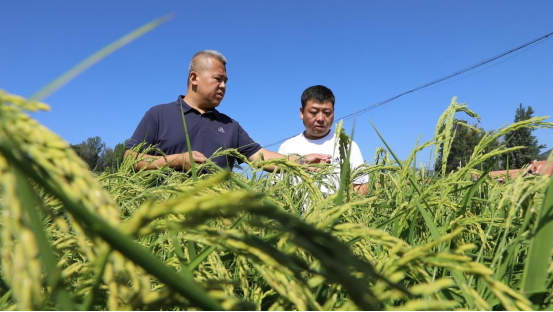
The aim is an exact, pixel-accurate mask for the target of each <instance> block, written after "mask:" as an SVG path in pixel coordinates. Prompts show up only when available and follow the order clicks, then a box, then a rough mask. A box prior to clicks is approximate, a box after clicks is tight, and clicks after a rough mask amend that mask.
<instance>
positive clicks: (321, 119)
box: [317, 113, 324, 121]
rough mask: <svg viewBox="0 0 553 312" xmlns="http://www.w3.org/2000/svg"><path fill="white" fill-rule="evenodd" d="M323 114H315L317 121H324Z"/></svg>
mask: <svg viewBox="0 0 553 312" xmlns="http://www.w3.org/2000/svg"><path fill="white" fill-rule="evenodd" d="M323 117H324V116H323V113H319V114H317V121H324V118H323Z"/></svg>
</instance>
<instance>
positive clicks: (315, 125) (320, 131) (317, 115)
mask: <svg viewBox="0 0 553 312" xmlns="http://www.w3.org/2000/svg"><path fill="white" fill-rule="evenodd" d="M300 119H301V120H303V125H304V126H305V137H306V138H308V139H310V140H316V139H320V138H322V137H324V136H326V135H327V134H328V132H329V131H330V127H332V123H333V122H334V106H332V102H330V101H328V102H324V103H317V102H315V101H313V100H308V101H307V103H306V104H305V108H303V107H302V108H300Z"/></svg>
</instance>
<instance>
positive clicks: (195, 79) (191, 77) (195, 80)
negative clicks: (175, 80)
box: [188, 71, 198, 86]
mask: <svg viewBox="0 0 553 312" xmlns="http://www.w3.org/2000/svg"><path fill="white" fill-rule="evenodd" d="M188 81H189V82H190V85H192V86H197V85H198V73H197V72H195V71H193V72H190V75H188Z"/></svg>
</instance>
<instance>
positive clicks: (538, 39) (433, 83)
mask: <svg viewBox="0 0 553 312" xmlns="http://www.w3.org/2000/svg"><path fill="white" fill-rule="evenodd" d="M552 35H553V32H551V33H549V34H547V35H544V36H541V37H539V38H537V39H534V40H532V41H529V42H527V43H525V44H522V45H520V46H518V47H515V48H512V49H510V50H508V51H505V52H503V53H500V54H498V55H496V56H493V57H490V58H488V59H486V60H483V61H481V62H478V63H476V64H474V65H471V66H468V67H465V68H463V69H461V70H458V71H456V72H454V73H452V74H449V75H447V76H444V77H442V78H439V79H436V80H433V81H431V82H428V83H425V84H423V85H422V86H420V87H416V88H414V89H412V90H409V91H405V92H403V93H400V94H398V95H396V96H393V97H391V98H389V99H387V100H384V101H381V102H378V103H376V104H373V105H371V106H369V107H366V108H363V109H361V110H358V111H356V112H354V113H351V114H349V115H346V116H344V117H342V118H338V120H341V119H343V120H348V119H351V118H354V117H356V116H359V115H361V114H363V113H366V112H368V111H370V110H373V109H375V108H377V107H380V106H382V105H384V104H387V103H389V102H391V101H393V100H395V99H397V98H399V97H401V96H404V95H406V94H409V93H412V92H415V91H418V90H421V89H424V88H427V87H429V86H431V85H435V84H437V83H440V82H442V81H444V80H447V79H450V78H453V77H455V76H459V75H461V74H464V73H466V72H468V71H470V70H473V69H475V68H478V67H480V66H483V65H486V64H488V63H490V62H493V61H495V60H497V59H499V58H502V57H504V56H506V55H508V54H511V53H513V52H516V51H518V50H520V49H523V48H525V47H527V46H529V45H531V44H534V43H536V42H538V41H541V40H544V39H547V38H548V37H549V36H552ZM293 137H294V136H291V137H288V138H286V139H282V140H280V141H277V142H274V143H271V144H268V145H265V146H264V147H270V146H274V145H277V144H279V143H282V142H284V141H286V140H288V139H291V138H293Z"/></svg>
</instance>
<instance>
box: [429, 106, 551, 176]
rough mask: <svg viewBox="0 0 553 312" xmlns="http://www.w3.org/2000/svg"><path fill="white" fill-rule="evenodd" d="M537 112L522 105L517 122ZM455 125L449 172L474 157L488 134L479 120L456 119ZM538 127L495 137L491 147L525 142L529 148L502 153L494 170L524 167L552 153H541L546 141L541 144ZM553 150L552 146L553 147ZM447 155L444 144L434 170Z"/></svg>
mask: <svg viewBox="0 0 553 312" xmlns="http://www.w3.org/2000/svg"><path fill="white" fill-rule="evenodd" d="M533 114H534V110H533V109H532V106H528V107H523V106H522V104H520V105H519V107H518V108H517V110H516V112H515V122H519V121H523V120H528V119H531V118H532V117H533V116H532V115H533ZM455 123H456V124H455V126H454V127H453V130H452V131H453V132H454V137H453V142H452V144H451V150H450V152H449V155H448V157H447V166H446V172H451V171H453V170H455V169H457V168H458V167H462V166H465V165H466V164H467V163H468V162H469V159H470V156H471V154H472V151H473V150H474V148H475V147H476V145H477V144H478V143H479V142H480V140H481V139H482V137H483V136H484V135H485V134H486V131H485V130H484V129H483V128H480V127H478V124H474V125H473V126H469V125H468V123H467V121H466V120H460V119H456V120H455ZM532 131H534V129H529V128H523V129H518V130H515V131H512V132H510V133H507V134H506V135H504V136H503V137H500V138H499V139H498V140H495V141H494V142H492V144H491V145H490V148H489V149H490V150H493V149H495V148H497V147H499V146H501V145H503V144H504V145H505V146H506V147H507V148H509V147H515V146H525V147H526V148H524V149H520V150H516V151H513V152H510V153H507V154H503V155H502V156H500V157H498V158H497V159H496V161H495V163H494V164H493V166H492V170H506V169H507V167H508V168H510V169H520V168H522V167H524V166H526V165H528V164H530V163H531V162H532V161H533V160H543V159H546V158H547V156H548V155H549V153H548V152H545V153H542V154H540V150H541V149H544V148H546V145H545V144H539V143H538V139H537V138H536V137H535V136H534V135H532ZM549 152H551V150H549ZM442 159H443V145H442V146H441V147H440V150H439V152H438V159H437V160H436V163H435V165H434V170H435V171H436V172H438V171H439V170H441V164H442Z"/></svg>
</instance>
